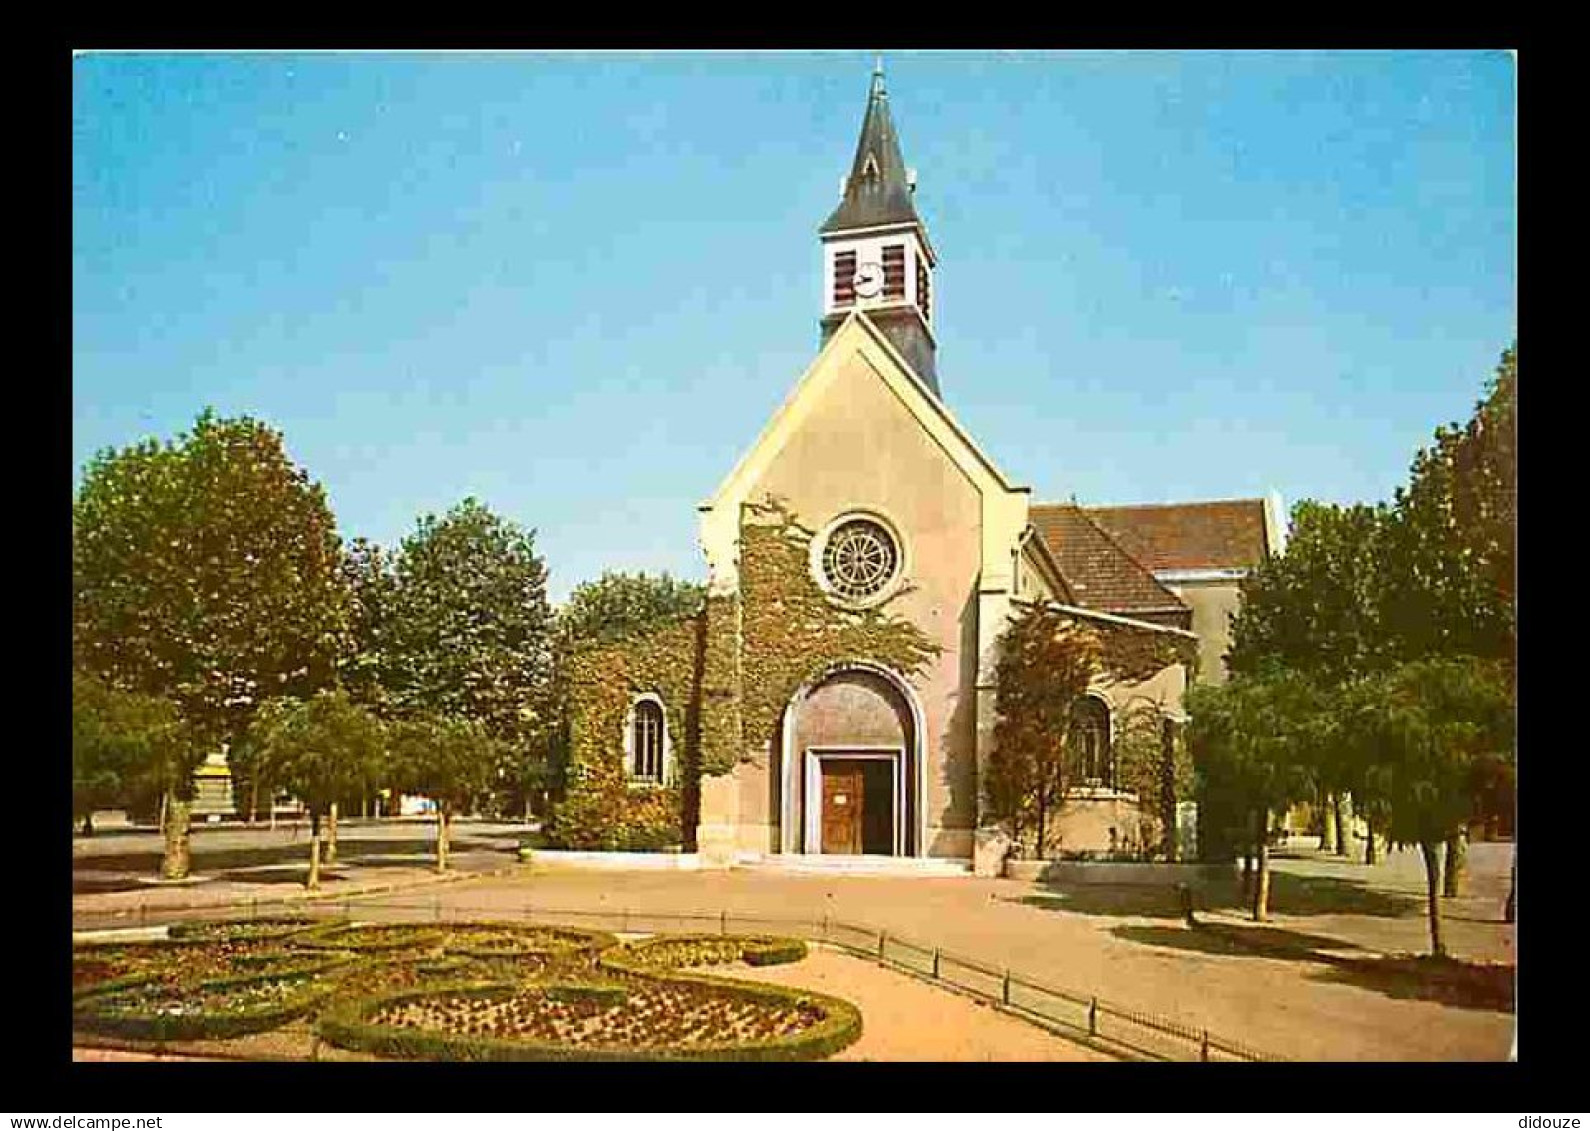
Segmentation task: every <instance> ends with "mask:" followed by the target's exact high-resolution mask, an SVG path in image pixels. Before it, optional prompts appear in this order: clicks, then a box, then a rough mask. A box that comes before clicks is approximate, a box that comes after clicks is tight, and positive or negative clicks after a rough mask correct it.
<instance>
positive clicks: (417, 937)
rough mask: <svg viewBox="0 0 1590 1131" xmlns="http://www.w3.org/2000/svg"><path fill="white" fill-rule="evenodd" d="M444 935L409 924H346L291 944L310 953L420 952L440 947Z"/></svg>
mask: <svg viewBox="0 0 1590 1131" xmlns="http://www.w3.org/2000/svg"><path fill="white" fill-rule="evenodd" d="M445 938H446V931H445V930H443V929H441V928H439V927H421V926H416V925H414V924H412V923H348V922H346V921H345V920H344V921H341V922H338V923H333V924H331V925H330V926H328V927H326V928H324V929H320V930H314V931H309V932H307V933H306V934H303V935H301V936H295V937H294V938H293V940H292V942H293V945H294V946H300V947H306V948H308V949H311V950H353V951H359V952H360V953H366V954H368V953H379V952H383V951H398V950H422V949H430V948H433V947H436V946H439V945H440V944H441V943H442V940H443V939H445Z"/></svg>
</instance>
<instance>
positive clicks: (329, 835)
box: [326, 801, 337, 865]
mask: <svg viewBox="0 0 1590 1131" xmlns="http://www.w3.org/2000/svg"><path fill="white" fill-rule="evenodd" d="M336 862H337V802H335V801H333V802H332V803H331V808H330V809H328V810H327V811H326V863H327V864H328V865H330V864H335V863H336Z"/></svg>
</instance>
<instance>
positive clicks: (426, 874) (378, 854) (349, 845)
mask: <svg viewBox="0 0 1590 1131" xmlns="http://www.w3.org/2000/svg"><path fill="white" fill-rule="evenodd" d="M524 833H525V830H524V827H523V826H522V825H518V824H512V823H507V824H497V823H488V822H476V821H465V822H457V823H455V824H454V826H453V837H452V842H451V848H452V851H451V852H450V854H449V874H447V875H439V874H438V873H437V872H436V863H435V842H436V832H435V823H434V822H433V821H419V820H401V821H357V820H353V821H344V822H342V826H341V828H340V829H339V830H338V862H337V864H335V865H332V866H329V867H323V868H322V872H321V889H320V891H318V892H317V893H314V894H313V895H311V893H309V892H308V891H307V890H306V889H305V887H304V881H305V879H306V878H307V876H308V873H309V839H308V837H309V834H308V831H307V828H306V827H305V826H304V824H303V823H302V822H299V823H293V822H286V821H284V822H281V823H280V824H279V825H278V827H277V828H276V829H274V830H273V829H270V828H268V827H264V826H259V827H254V828H247V827H243V826H239V825H235V824H222V825H198V826H195V828H194V831H193V837H192V840H191V848H192V854H193V872H192V875H191V876H190V877H189V878H188V879H187V880H184V881H179V882H174V883H168V882H162V881H161V880H160V879H159V871H160V857H161V853H162V851H163V840H162V838H161V836H160V834H159V833H157V832H154V831H152V830H149V829H147V828H137V829H134V828H127V829H116V830H110V831H104V832H100V833H96V834H95V835H94V836H91V837H74V838H73V840H72V918H73V923H74V925H75V926H77V927H78V928H90V927H110V926H116V925H123V924H127V923H133V922H137V921H138V920H140V919H141V918H142V917H144V916H146V915H147V916H159V915H162V914H166V913H169V912H172V911H175V910H205V909H211V908H216V909H219V908H237V907H241V908H253V909H258V910H260V911H261V912H262V913H263V912H269V911H279V910H287V909H291V908H292V907H294V906H302V905H303V904H304V902H305V901H306V900H317V901H325V900H329V901H331V902H334V903H335V902H339V901H342V900H345V899H351V898H354V897H357V896H360V895H369V894H373V893H376V892H386V891H395V890H396V891H408V890H412V889H414V888H417V887H428V886H430V885H433V884H437V883H450V882H456V881H457V880H460V879H462V878H464V877H467V876H478V875H483V874H489V873H493V872H498V871H502V870H504V869H513V868H515V867H516V866H517V863H518V857H517V856H516V855H515V852H514V850H515V848H516V847H517V845H518V843H519V838H520V837H521V836H523V835H524Z"/></svg>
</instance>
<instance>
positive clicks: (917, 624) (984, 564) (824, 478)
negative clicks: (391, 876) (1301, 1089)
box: [554, 73, 1279, 865]
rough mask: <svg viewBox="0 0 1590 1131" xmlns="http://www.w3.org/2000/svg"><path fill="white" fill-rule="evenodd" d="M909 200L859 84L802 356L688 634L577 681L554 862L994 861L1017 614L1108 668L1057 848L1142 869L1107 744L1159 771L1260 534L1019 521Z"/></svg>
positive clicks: (1269, 540) (1260, 544) (726, 527)
mask: <svg viewBox="0 0 1590 1131" xmlns="http://www.w3.org/2000/svg"><path fill="white" fill-rule="evenodd" d="M914 192H915V184H914V178H913V177H912V175H911V174H910V173H909V171H908V170H907V169H906V167H905V165H904V162H903V159H902V153H901V147H900V143H899V140H898V138H897V136H896V134H895V130H894V125H893V122H892V118H891V115H890V111H889V102H888V95H887V92H886V91H885V89H884V84H883V77H882V74H881V73H875V74H874V76H873V79H872V85H871V89H870V91H869V93H868V99H867V107H866V112H865V116H864V118H863V122H862V128H861V134H860V139H859V141H858V144H857V148H856V152H855V156H854V159H853V161H852V166H851V172H850V176H849V177H848V178H847V180H846V183H845V189H844V196H843V199H842V200H841V202H840V204H839V206H838V207H837V208H836V209H835V211H834V212H833V214H832V215H831V216H830V217H829V218H828V220H827V221H826V222H825V223H824V224H823V225H822V227H821V228H820V229H819V235H820V240H821V246H822V269H823V278H824V287H823V293H824V305H823V310H822V312H821V317H820V325H821V333H822V346H821V349H820V351H819V352H818V354H817V356H816V358H815V359H814V360H813V361H812V363H811V365H810V366H809V367H808V369H807V370H806V372H805V373H804V374H803V375H801V377H800V378H799V380H798V381H796V382H795V384H794V387H793V389H792V390H791V392H790V394H789V396H788V398H787V399H786V400H785V402H784V404H783V405H782V406H781V407H780V408H779V410H778V411H777V412H776V413H775V414H774V416H773V418H772V419H771V420H770V421H769V422H768V423H767V425H766V427H765V428H764V429H763V431H762V434H761V435H760V436H759V437H758V438H757V439H756V441H755V442H754V443H753V444H752V445H751V447H750V448H749V450H748V451H746V453H745V455H744V456H743V457H742V458H741V460H740V461H739V463H738V464H736V466H735V467H734V468H733V469H731V470H730V471H729V473H728V475H727V476H726V477H725V478H724V479H723V481H722V482H721V483H720V484H719V485H718V487H717V489H716V490H715V491H714V492H713V493H712V495H711V497H710V498H708V499H707V500H706V501H705V502H704V503H702V504H701V505H700V508H699V510H700V514H699V520H700V542H701V548H702V550H703V552H704V554H705V556H706V560H707V565H708V578H709V580H708V598H707V601H706V605H705V607H704V608H703V609H702V610H701V611H700V613H699V614H697V615H696V616H695V617H693V618H690V619H688V620H685V621H681V622H679V623H677V624H674V625H671V626H667V627H665V628H662V629H659V630H656V631H654V632H651V633H649V634H646V635H644V636H641V637H636V638H632V639H629V640H625V641H621V642H619V643H617V644H612V645H608V646H605V647H603V648H599V649H594V650H591V651H587V652H584V653H581V654H580V655H579V657H578V658H577V660H576V662H575V663H574V665H573V667H572V669H571V704H572V707H571V718H570V730H571V733H570V738H571V742H570V761H569V765H568V767H567V771H568V772H567V782H566V787H565V795H564V798H563V800H562V802H561V803H560V804H559V805H558V806H557V809H556V813H555V817H554V833H555V836H556V838H557V839H558V840H560V841H561V842H562V843H565V844H568V845H571V846H577V847H606V848H641V847H662V846H663V845H665V844H667V843H669V842H670V841H672V842H675V843H683V844H684V845H685V847H686V848H690V849H695V850H697V851H698V852H699V853H700V855H701V859H702V861H703V863H708V864H713V863H715V864H723V865H726V864H732V863H735V862H737V861H745V860H749V859H757V858H766V857H770V856H789V857H802V856H815V855H821V856H825V857H826V856H835V855H854V856H867V857H874V856H891V857H902V858H905V857H916V858H925V859H939V860H945V861H955V862H964V863H970V862H972V861H973V860H974V858H976V857H977V856H978V854H979V851H980V849H979V845H980V844H982V843H984V842H987V843H989V844H992V843H993V842H994V840H995V836H994V834H993V832H992V830H991V829H990V825H991V823H992V822H991V821H990V819H989V816H988V814H987V811H986V806H985V804H984V796H983V791H982V786H983V781H984V777H985V774H986V770H987V767H988V764H989V759H990V757H991V755H992V753H993V750H994V726H995V721H996V710H995V707H996V703H995V666H996V664H997V660H998V656H999V647H1000V638H1001V634H1002V633H1003V631H1004V630H1005V628H1006V626H1007V625H1008V624H1009V623H1010V621H1011V618H1012V617H1013V616H1016V615H1019V614H1020V613H1021V612H1022V611H1023V610H1024V609H1027V608H1030V607H1032V606H1034V605H1041V606H1043V607H1045V608H1048V609H1050V610H1052V611H1055V612H1058V613H1061V614H1063V615H1064V616H1065V617H1066V618H1067V619H1069V620H1072V621H1074V622H1076V623H1079V624H1085V625H1087V626H1089V627H1090V628H1092V629H1093V630H1094V631H1095V632H1096V633H1097V634H1098V635H1099V636H1100V637H1101V638H1102V639H1104V640H1105V641H1106V647H1105V656H1106V665H1105V670H1104V671H1103V672H1102V673H1101V674H1100V675H1099V676H1098V677H1097V678H1096V679H1095V680H1094V682H1093V686H1091V687H1090V689H1089V693H1088V695H1087V696H1086V697H1085V701H1084V702H1083V703H1082V704H1079V705H1078V709H1077V713H1076V719H1077V722H1076V727H1075V731H1074V736H1073V739H1072V740H1071V742H1070V743H1069V745H1070V746H1071V748H1072V749H1073V755H1072V756H1073V759H1074V764H1073V767H1072V773H1071V774H1070V781H1071V782H1072V785H1071V787H1070V790H1069V793H1068V796H1067V798H1066V801H1065V804H1064V805H1063V806H1062V809H1061V812H1060V813H1059V815H1058V823H1057V825H1056V826H1055V827H1054V832H1055V833H1056V837H1055V842H1056V843H1057V844H1058V845H1059V846H1060V847H1061V848H1062V849H1064V850H1071V851H1093V852H1100V853H1103V852H1124V851H1145V850H1146V849H1147V848H1148V847H1149V846H1150V845H1151V844H1158V843H1160V842H1159V840H1158V838H1159V837H1160V836H1161V835H1162V833H1163V831H1164V830H1163V828H1160V829H1157V830H1156V829H1154V828H1153V827H1152V826H1153V825H1154V821H1155V817H1154V816H1153V814H1154V813H1156V812H1158V813H1163V812H1164V810H1163V809H1162V808H1156V807H1157V805H1158V802H1159V801H1160V800H1161V799H1160V798H1146V797H1143V796H1141V791H1136V792H1134V791H1133V790H1131V789H1129V788H1126V785H1125V783H1123V782H1122V781H1119V780H1117V777H1116V774H1115V772H1114V771H1115V765H1114V760H1113V756H1112V750H1113V744H1114V743H1115V742H1116V741H1117V739H1118V737H1119V735H1120V734H1121V733H1122V728H1123V723H1124V722H1125V721H1126V720H1127V719H1128V718H1131V719H1133V720H1135V725H1141V726H1146V727H1147V728H1148V729H1149V730H1150V731H1151V732H1152V733H1153V734H1154V735H1156V736H1158V737H1159V738H1160V739H1161V740H1162V741H1163V743H1164V747H1165V750H1166V752H1167V757H1168V756H1169V752H1170V751H1171V749H1172V747H1173V745H1174V744H1175V743H1176V742H1177V741H1178V738H1177V731H1178V727H1179V724H1180V723H1182V722H1183V721H1184V716H1183V713H1182V707H1181V700H1182V694H1183V692H1184V691H1185V689H1186V687H1187V685H1188V681H1189V680H1190V679H1193V678H1206V679H1207V678H1219V677H1220V670H1221V664H1220V654H1221V653H1222V652H1223V651H1224V647H1225V642H1224V639H1223V636H1222V634H1223V633H1225V631H1226V623H1225V622H1226V619H1227V614H1228V612H1229V610H1230V608H1231V607H1232V605H1233V602H1234V601H1235V595H1236V591H1237V588H1236V587H1237V585H1238V583H1239V582H1240V578H1241V576H1242V573H1243V572H1244V571H1245V570H1246V569H1247V568H1251V566H1253V565H1255V564H1257V562H1258V561H1259V560H1260V559H1262V557H1263V556H1264V555H1265V554H1266V553H1270V552H1273V551H1275V550H1277V549H1278V548H1279V539H1278V532H1279V526H1278V523H1277V521H1276V520H1277V518H1278V515H1277V514H1276V511H1275V507H1274V505H1267V504H1266V503H1265V502H1264V501H1261V500H1238V501H1234V502H1222V503H1210V504H1178V505H1176V506H1172V507H1115V508H1084V507H1081V506H1078V505H1076V504H1050V505H1045V504H1039V503H1035V502H1034V501H1033V499H1032V490H1031V488H1030V487H1028V486H1026V485H1024V484H1022V483H1020V482H1019V481H1017V480H1016V479H1013V478H1012V477H1011V476H1009V475H1008V474H1007V473H1006V472H1005V470H1003V469H1002V468H1001V467H999V466H998V465H997V464H996V463H995V462H994V461H993V460H992V459H991V458H990V456H989V455H988V454H987V453H986V452H984V451H983V450H982V449H981V448H980V447H979V446H978V444H977V443H976V441H975V440H974V438H973V437H972V436H971V435H970V434H968V433H967V431H966V430H965V428H963V427H962V426H961V425H960V424H959V423H958V422H957V420H956V419H955V417H954V415H953V413H952V412H951V410H950V407H949V406H948V405H947V404H946V402H945V399H944V396H943V393H942V391H941V388H940V382H939V375H938V372H937V365H936V358H935V351H936V345H937V339H936V331H935V317H934V316H935V310H934V300H935V290H936V288H935V285H934V281H935V272H936V270H937V267H938V263H937V257H936V254H935V252H934V249H933V246H932V243H931V241H930V239H929V236H928V232H927V228H926V226H925V225H924V224H923V222H922V220H921V218H920V217H919V215H918V214H917V211H916V208H915V204H914Z"/></svg>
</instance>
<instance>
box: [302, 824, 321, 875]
mask: <svg viewBox="0 0 1590 1131" xmlns="http://www.w3.org/2000/svg"><path fill="white" fill-rule="evenodd" d="M304 886H305V887H307V888H308V889H309V890H310V891H319V890H320V810H319V809H311V810H310V811H309V879H308V880H307V881H305V883H304Z"/></svg>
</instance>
